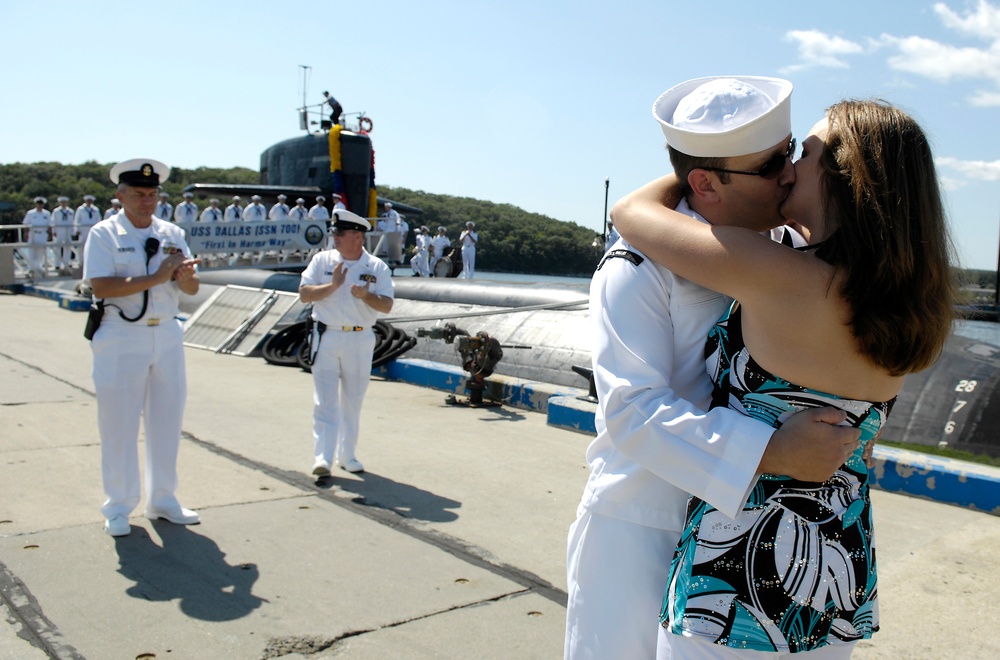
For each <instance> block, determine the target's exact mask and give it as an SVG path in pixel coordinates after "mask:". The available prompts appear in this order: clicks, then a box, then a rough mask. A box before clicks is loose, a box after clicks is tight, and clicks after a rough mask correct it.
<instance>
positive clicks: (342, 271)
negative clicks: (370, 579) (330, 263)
mask: <svg viewBox="0 0 1000 660" xmlns="http://www.w3.org/2000/svg"><path fill="white" fill-rule="evenodd" d="M345 281H347V268H346V267H345V266H344V262H343V261H341V262H339V263H338V264H337V265H336V267H334V269H333V277H332V278H331V279H330V283H331V284H333V290H334V291H336V290H337V289H339V288H340V287H341V285H343V283H344V282H345ZM355 297H357V296H355Z"/></svg>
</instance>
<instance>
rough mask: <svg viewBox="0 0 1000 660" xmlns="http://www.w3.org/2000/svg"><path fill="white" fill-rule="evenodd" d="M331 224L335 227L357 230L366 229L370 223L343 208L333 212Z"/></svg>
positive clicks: (369, 227)
mask: <svg viewBox="0 0 1000 660" xmlns="http://www.w3.org/2000/svg"><path fill="white" fill-rule="evenodd" d="M333 226H334V227H336V228H337V229H356V230H358V231H368V230H369V229H371V224H370V223H369V222H368V221H367V220H365V219H364V218H362V217H361V216H360V215H358V214H357V213H351V212H350V211H346V210H344V209H337V210H336V211H334V212H333Z"/></svg>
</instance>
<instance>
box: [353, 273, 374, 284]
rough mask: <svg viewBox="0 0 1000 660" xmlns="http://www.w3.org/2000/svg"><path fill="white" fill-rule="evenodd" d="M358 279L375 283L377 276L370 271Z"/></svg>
mask: <svg viewBox="0 0 1000 660" xmlns="http://www.w3.org/2000/svg"><path fill="white" fill-rule="evenodd" d="M358 279H359V280H361V281H362V282H368V283H369V284H375V283H376V282H378V278H377V277H375V276H374V275H372V274H371V273H365V274H364V275H362V276H361V277H359V278H358Z"/></svg>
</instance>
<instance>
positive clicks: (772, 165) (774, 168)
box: [698, 138, 795, 179]
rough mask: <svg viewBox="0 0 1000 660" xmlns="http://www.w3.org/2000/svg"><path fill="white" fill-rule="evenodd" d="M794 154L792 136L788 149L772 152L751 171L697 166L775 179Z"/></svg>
mask: <svg viewBox="0 0 1000 660" xmlns="http://www.w3.org/2000/svg"><path fill="white" fill-rule="evenodd" d="M794 155H795V138H792V141H791V142H789V143H788V149H786V150H785V153H783V154H774V155H773V156H771V158H770V159H768V161H767V162H766V163H764V164H763V165H761V166H760V168H758V169H756V170H754V171H753V172H747V171H744V170H727V169H725V168H723V167H699V168H698V169H700V170H709V171H710V172H725V173H726V174H747V175H749V176H759V177H761V178H762V179H777V178H778V177H779V176H780V175H781V173H782V172H784V171H785V161H787V160H789V159H791V158H792V157H793V156H794Z"/></svg>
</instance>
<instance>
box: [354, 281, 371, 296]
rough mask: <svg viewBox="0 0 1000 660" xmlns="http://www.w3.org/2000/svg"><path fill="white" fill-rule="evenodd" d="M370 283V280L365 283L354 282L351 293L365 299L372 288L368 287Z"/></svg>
mask: <svg viewBox="0 0 1000 660" xmlns="http://www.w3.org/2000/svg"><path fill="white" fill-rule="evenodd" d="M370 285H371V284H370V283H369V282H365V283H364V284H352V285H351V295H352V296H354V297H355V298H360V299H361V300H364V299H365V298H367V297H368V294H369V292H370V289H369V288H368V287H369V286H370Z"/></svg>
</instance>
